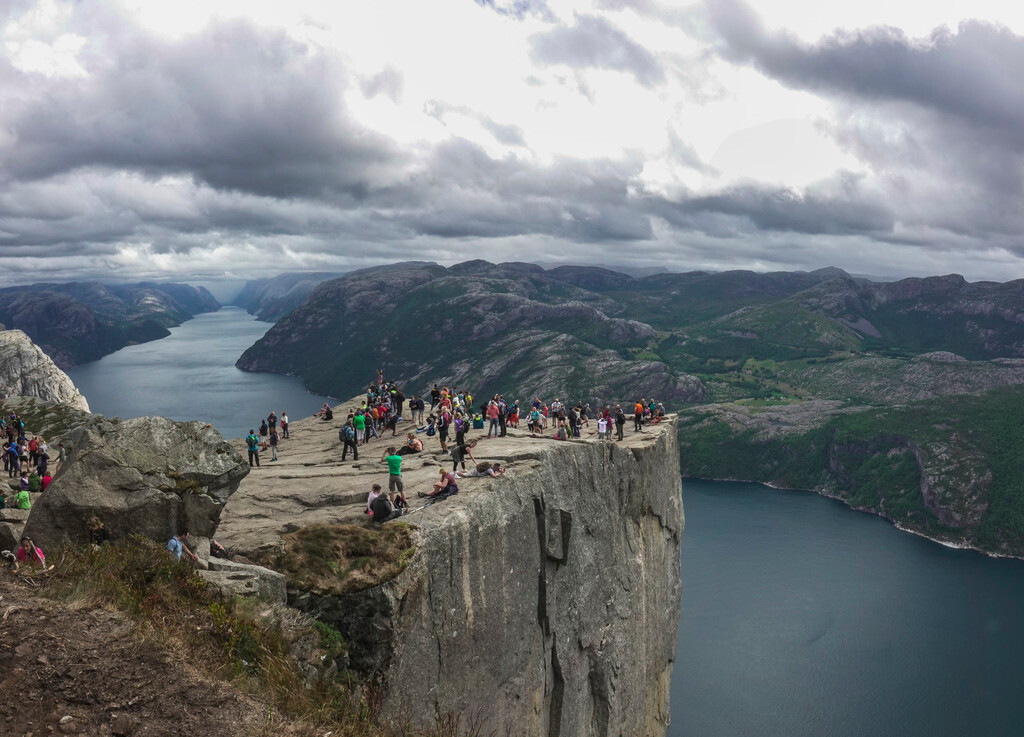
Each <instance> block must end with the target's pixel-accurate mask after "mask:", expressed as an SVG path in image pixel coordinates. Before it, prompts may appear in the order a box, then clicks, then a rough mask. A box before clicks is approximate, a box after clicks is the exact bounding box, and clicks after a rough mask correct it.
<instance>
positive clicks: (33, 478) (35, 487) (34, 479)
mask: <svg viewBox="0 0 1024 737" xmlns="http://www.w3.org/2000/svg"><path fill="white" fill-rule="evenodd" d="M28 490H29V491H31V492H33V493H35V492H38V491H39V474H38V473H36V472H35V471H33V472H32V473H30V474H29V475H28Z"/></svg>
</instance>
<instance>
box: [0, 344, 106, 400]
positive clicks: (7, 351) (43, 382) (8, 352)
mask: <svg viewBox="0 0 1024 737" xmlns="http://www.w3.org/2000/svg"><path fill="white" fill-rule="evenodd" d="M3 397H36V398H38V399H44V400H47V401H50V402H61V403H64V404H68V405H70V406H71V407H74V408H75V409H79V410H83V411H85V412H88V411H89V403H88V402H86V401H85V397H83V396H82V395H81V394H80V393H79V392H78V389H77V388H75V385H74V384H73V383H72V382H71V379H70V377H68V375H67V374H65V373H64V372H63V371H61V370H60V369H59V368H57V365H56V364H55V363H54V362H53V361H52V360H50V357H49V356H47V355H46V354H45V353H43V351H42V349H40V348H39V346H37V345H35V344H34V343H33V342H32V340H31V339H30V338H29V337H28V335H26V334H25V333H23V332H22V331H20V330H2V329H0V398H3Z"/></svg>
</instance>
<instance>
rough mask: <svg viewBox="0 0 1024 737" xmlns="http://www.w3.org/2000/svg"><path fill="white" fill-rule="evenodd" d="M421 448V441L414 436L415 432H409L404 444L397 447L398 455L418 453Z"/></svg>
mask: <svg viewBox="0 0 1024 737" xmlns="http://www.w3.org/2000/svg"><path fill="white" fill-rule="evenodd" d="M422 450H423V441H422V440H420V439H419V438H418V437H416V433H413V432H411V433H409V436H408V437H407V438H406V439H405V445H403V446H402V447H401V448H399V449H398V455H400V456H407V455H412V454H413V453H420V452H422Z"/></svg>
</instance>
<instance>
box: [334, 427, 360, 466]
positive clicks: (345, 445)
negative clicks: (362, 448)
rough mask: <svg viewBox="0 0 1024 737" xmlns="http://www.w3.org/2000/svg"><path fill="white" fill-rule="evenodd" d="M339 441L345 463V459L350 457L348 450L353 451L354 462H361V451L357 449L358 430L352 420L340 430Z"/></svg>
mask: <svg viewBox="0 0 1024 737" xmlns="http://www.w3.org/2000/svg"><path fill="white" fill-rule="evenodd" d="M338 440H340V441H341V444H342V449H341V460H342V461H344V460H345V457H346V456H348V449H349V448H351V449H352V460H353V461H358V460H359V450H358V449H357V448H356V428H355V425H354V424H353V421H352V420H351V419H350V420H349V421H348V422H346V423H345V424H344V425H342V426H341V429H340V430H338Z"/></svg>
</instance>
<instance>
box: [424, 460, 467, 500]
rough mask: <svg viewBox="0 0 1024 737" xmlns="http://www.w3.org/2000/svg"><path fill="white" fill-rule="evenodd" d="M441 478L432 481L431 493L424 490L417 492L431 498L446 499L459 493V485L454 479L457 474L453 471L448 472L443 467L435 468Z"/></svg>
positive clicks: (456, 477)
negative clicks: (432, 488)
mask: <svg viewBox="0 0 1024 737" xmlns="http://www.w3.org/2000/svg"><path fill="white" fill-rule="evenodd" d="M437 470H438V473H439V474H440V475H441V478H440V479H439V480H437V481H436V482H434V490H433V491H432V492H431V493H429V494H428V493H427V492H425V491H421V492H419V495H420V496H422V497H430V498H432V499H446V498H447V497H450V496H451V495H453V494H458V493H459V485H458V484H457V483H455V481H456V480H457V479H458V478H459V476H458V474H456V473H455V472H454V471H452V472H448V471H445V470H444V469H443V468H439V469H437Z"/></svg>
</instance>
